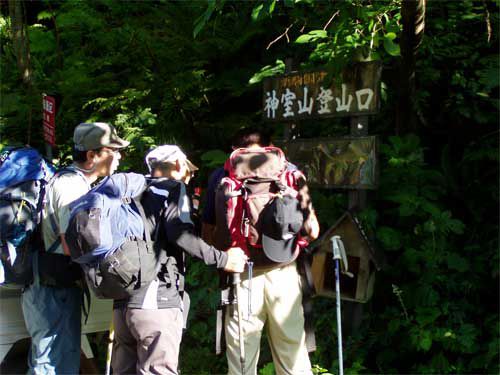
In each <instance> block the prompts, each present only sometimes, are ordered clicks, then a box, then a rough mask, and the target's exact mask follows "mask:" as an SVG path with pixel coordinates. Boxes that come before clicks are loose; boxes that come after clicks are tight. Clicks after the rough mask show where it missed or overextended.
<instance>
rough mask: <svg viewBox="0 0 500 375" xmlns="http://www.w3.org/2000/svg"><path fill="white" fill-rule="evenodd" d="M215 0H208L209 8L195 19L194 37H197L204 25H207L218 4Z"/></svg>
mask: <svg viewBox="0 0 500 375" xmlns="http://www.w3.org/2000/svg"><path fill="white" fill-rule="evenodd" d="M215 1H216V0H208V7H207V9H206V10H205V12H203V14H202V15H201V16H200V17H198V18H197V19H196V20H195V21H194V30H193V38H196V36H197V35H198V34H199V33H200V31H201V30H202V29H203V27H205V25H206V24H207V22H208V20H209V19H210V17H211V16H212V13H213V12H214V10H215V5H216V2H215Z"/></svg>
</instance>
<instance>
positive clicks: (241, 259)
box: [224, 247, 248, 273]
mask: <svg viewBox="0 0 500 375" xmlns="http://www.w3.org/2000/svg"><path fill="white" fill-rule="evenodd" d="M226 253H227V263H226V266H225V267H224V271H227V272H236V273H241V272H243V270H244V269H245V263H246V261H247V259H248V257H247V256H246V255H245V253H244V252H243V250H242V249H241V248H239V247H231V248H229V250H228V251H227V252H226Z"/></svg>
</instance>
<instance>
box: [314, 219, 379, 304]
mask: <svg viewBox="0 0 500 375" xmlns="http://www.w3.org/2000/svg"><path fill="white" fill-rule="evenodd" d="M334 235H336V236H340V238H341V240H342V242H343V243H344V247H345V251H346V255H347V262H348V268H349V272H351V273H352V274H354V277H352V278H351V277H349V276H347V275H344V274H342V273H341V274H340V296H341V299H343V300H346V301H354V302H361V303H365V302H367V301H368V300H369V299H370V298H371V296H372V294H373V286H374V283H375V272H376V271H377V270H379V269H380V267H379V264H378V261H377V258H376V256H375V251H374V249H373V247H372V246H371V244H370V242H369V241H368V238H367V237H366V235H365V233H364V231H363V229H362V228H361V225H360V223H359V221H358V220H357V219H356V217H355V216H354V215H353V214H351V213H350V212H349V211H347V212H345V213H344V214H343V215H342V216H341V217H340V219H339V220H338V221H337V222H336V223H335V224H334V225H333V226H332V227H331V228H330V229H328V231H327V232H326V233H325V234H324V235H323V236H322V237H321V238H320V240H319V241H318V242H317V245H316V246H315V249H314V256H313V261H312V269H311V271H312V277H313V281H314V286H315V289H316V295H318V296H324V297H330V298H335V265H334V262H333V252H332V243H331V241H330V238H331V237H332V236H334Z"/></svg>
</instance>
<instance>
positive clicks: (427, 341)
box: [420, 331, 432, 352]
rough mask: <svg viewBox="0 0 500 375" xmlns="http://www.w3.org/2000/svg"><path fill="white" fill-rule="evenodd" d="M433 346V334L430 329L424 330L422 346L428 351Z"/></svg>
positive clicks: (421, 339)
mask: <svg viewBox="0 0 500 375" xmlns="http://www.w3.org/2000/svg"><path fill="white" fill-rule="evenodd" d="M431 346H432V336H431V333H430V332H429V331H423V332H422V335H421V336H420V348H421V349H422V350H423V351H424V352H427V351H429V349H430V348H431Z"/></svg>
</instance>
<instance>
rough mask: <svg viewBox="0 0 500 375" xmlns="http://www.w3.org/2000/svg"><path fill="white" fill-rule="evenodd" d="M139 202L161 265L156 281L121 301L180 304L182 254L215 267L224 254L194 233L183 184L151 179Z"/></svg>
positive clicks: (150, 305)
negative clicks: (155, 244) (126, 299)
mask: <svg viewBox="0 0 500 375" xmlns="http://www.w3.org/2000/svg"><path fill="white" fill-rule="evenodd" d="M141 203H142V205H143V207H144V211H145V214H146V217H147V220H148V225H146V227H149V228H150V230H151V238H152V239H153V240H154V241H155V242H156V243H157V245H158V246H157V253H158V256H159V257H160V259H161V260H160V262H161V263H162V265H161V268H160V272H159V273H158V280H157V281H153V282H152V283H151V284H150V285H149V287H148V288H143V289H144V290H141V291H139V292H138V293H137V294H136V295H134V296H133V297H131V298H130V299H129V300H128V301H121V303H126V304H127V305H128V307H130V308H148V309H154V308H160V309H161V308H172V307H181V306H182V302H181V297H180V293H179V290H182V289H183V285H184V274H185V268H184V254H186V253H187V254H189V255H191V256H193V257H195V258H198V259H201V260H202V261H203V262H204V263H205V264H207V265H215V266H216V267H217V268H224V267H225V266H226V263H227V254H226V253H225V252H222V251H219V250H217V249H216V248H214V247H213V246H210V245H208V244H207V243H206V242H205V241H203V240H202V239H201V238H200V237H198V236H197V235H196V234H195V227H194V224H193V222H192V220H191V202H190V199H189V197H188V195H187V194H186V186H185V185H184V183H182V182H180V181H176V180H171V179H165V178H161V179H152V180H151V183H150V185H149V188H148V190H147V191H146V192H144V193H143V196H142V199H141ZM156 231H158V232H156ZM172 279H174V280H172ZM121 303H117V304H121ZM117 304H115V306H116V305H117Z"/></svg>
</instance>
